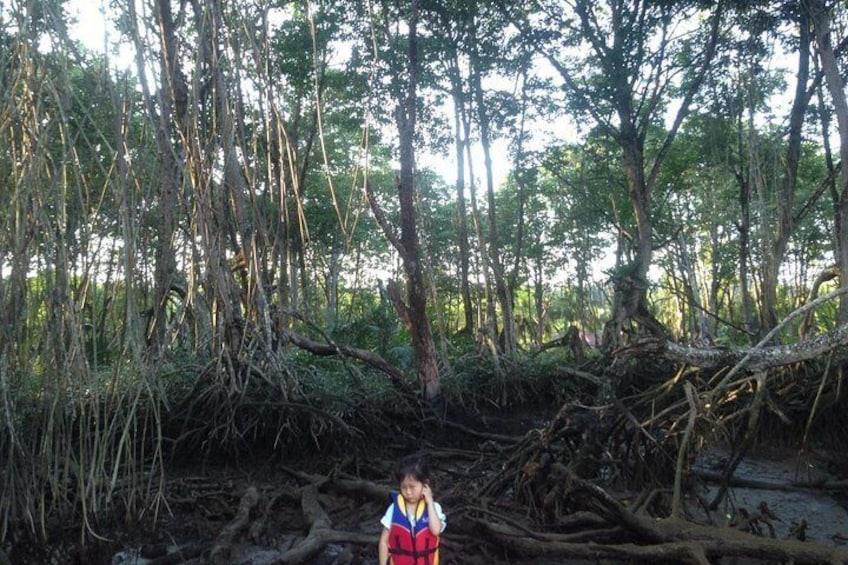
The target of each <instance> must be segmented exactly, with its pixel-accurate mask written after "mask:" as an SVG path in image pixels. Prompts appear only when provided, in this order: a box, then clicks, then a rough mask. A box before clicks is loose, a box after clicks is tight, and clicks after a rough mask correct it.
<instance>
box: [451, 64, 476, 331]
mask: <svg viewBox="0 0 848 565" xmlns="http://www.w3.org/2000/svg"><path fill="white" fill-rule="evenodd" d="M455 59H456V55H455ZM449 69H450V70H449V72H450V79H451V89H452V90H451V94H452V96H453V103H454V129H455V134H454V138H455V151H456V215H457V225H458V228H459V229H458V233H457V237H458V238H459V242H458V243H459V283H460V292H461V294H462V310H463V318H464V320H465V323H464V326H463V328H462V329H461V330H460V332H461V333H467V334H468V335H471V336H473V335H474V306H473V302H472V301H471V287H470V285H469V284H468V277H469V273H470V270H471V251H470V248H469V245H468V210H467V206H466V204H465V144H466V143H467V139H464V138H463V128H462V110H461V108H464V107H465V94H464V91H463V88H462V77H461V76H460V74H459V62H458V61H456V60H454V61H452V62H451V64H450V66H449Z"/></svg>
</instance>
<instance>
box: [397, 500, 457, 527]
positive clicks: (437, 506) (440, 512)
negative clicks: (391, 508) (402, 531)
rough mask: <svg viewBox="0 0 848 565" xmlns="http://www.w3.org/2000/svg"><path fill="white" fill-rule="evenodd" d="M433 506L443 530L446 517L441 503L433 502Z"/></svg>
mask: <svg viewBox="0 0 848 565" xmlns="http://www.w3.org/2000/svg"><path fill="white" fill-rule="evenodd" d="M433 508H434V509H435V510H436V514H437V515H438V516H439V520H441V521H442V531H443V532H444V531H445V528H447V527H448V517H447V516H445V513H444V511H443V510H442V505H441V504H439V503H438V502H433ZM391 520H392V518H391V516H389V523H391Z"/></svg>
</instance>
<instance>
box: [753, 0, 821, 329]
mask: <svg viewBox="0 0 848 565" xmlns="http://www.w3.org/2000/svg"><path fill="white" fill-rule="evenodd" d="M798 28H799V31H798V35H799V37H798V41H799V48H798V73H797V75H796V77H797V78H796V82H795V97H794V99H793V101H792V111H791V113H790V114H789V139H788V141H787V146H786V172H785V174H784V175H783V180H782V183H781V186H780V194H778V196H777V198H776V202H777V221H776V227H775V233H774V235H773V239H772V242H771V246H770V247H769V249H768V250H769V252H768V253H766V254H765V257H764V265H763V285H762V288H763V297H762V300H763V304H762V308H763V311H762V319H763V327H762V328H761V330H766V331H767V330H770V329H771V328H773V327H774V326H775V325H776V324H777V320H778V314H777V287H778V276H779V274H780V266H781V264H782V263H783V259H784V257H785V256H786V249H787V247H788V245H789V239H790V237H791V236H792V233H793V231H794V230H795V225H794V220H793V218H792V210H793V207H794V205H795V186H796V184H797V178H798V163H799V160H800V158H801V142H802V136H801V134H802V129H803V126H804V116H805V114H806V112H807V106H808V105H809V100H810V97H809V95H808V94H807V82H808V79H809V76H810V40H811V34H810V25H809V21H808V18H807V14H806V12H805V10H804V9H803V8H802V9H801V10H800V14H799V20H798Z"/></svg>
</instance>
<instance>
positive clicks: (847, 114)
mask: <svg viewBox="0 0 848 565" xmlns="http://www.w3.org/2000/svg"><path fill="white" fill-rule="evenodd" d="M809 7H810V15H811V18H812V20H813V27H814V29H815V32H816V41H817V43H818V45H819V58H820V59H821V64H822V70H823V71H824V74H825V78H826V80H827V88H828V91H829V92H830V96H831V98H832V102H833V108H834V111H835V113H836V123H837V125H838V128H839V157H840V160H841V162H842V167H841V174H840V183H839V187H840V188H839V201H838V205H837V211H836V215H837V225H838V226H839V233H838V234H837V242H836V247H837V249H836V251H837V263H838V265H839V270H840V272H841V273H842V281H843V285H844V284H845V275H844V274H845V273H848V171H846V167H845V164H846V163H848V100H846V97H845V81H844V80H843V79H842V75H841V74H840V70H839V63H838V61H837V60H836V55H835V53H834V49H833V44H832V42H831V32H830V12H829V10H828V9H827V7H826V5H825V2H824V0H811V2H810V3H809ZM839 322H840V323H841V324H845V323H846V322H848V296H846V295H842V296H841V297H840V299H839Z"/></svg>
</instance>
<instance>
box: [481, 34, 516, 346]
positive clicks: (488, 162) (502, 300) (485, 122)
mask: <svg viewBox="0 0 848 565" xmlns="http://www.w3.org/2000/svg"><path fill="white" fill-rule="evenodd" d="M472 33H473V32H472ZM471 41H472V43H473V47H472V54H471V76H472V83H473V84H472V88H473V89H474V98H475V103H476V106H477V119H478V125H479V126H480V145H481V146H482V148H483V160H484V167H485V169H486V196H487V200H488V208H489V209H488V219H489V238H488V243H489V248H488V251H489V253H488V256H489V260H490V263H491V267H492V275H493V278H494V282H495V290H496V293H497V297H498V304H499V305H500V307H501V316H502V318H503V327H502V329H501V339H500V340H499V342H500V346H501V351H502V352H503V353H505V354H507V355H509V354H511V353H514V352H515V350H516V349H517V342H516V338H515V319H514V316H513V313H512V294H511V293H510V291H509V286H508V285H507V281H506V274H505V273H504V268H503V264H502V263H501V254H500V238H499V236H498V223H497V207H496V205H495V183H494V178H493V175H492V155H491V134H490V131H489V117H488V114H487V109H486V106H485V101H484V97H483V85H482V80H481V76H480V75H481V69H480V61H479V56H478V54H477V52H476V50H477V45H476V39H475V38H474V37H473V36H472V40H471Z"/></svg>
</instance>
